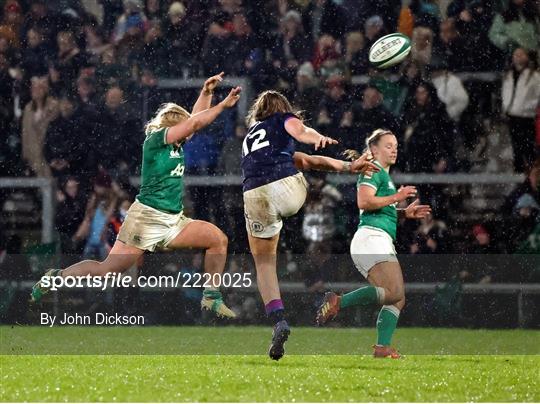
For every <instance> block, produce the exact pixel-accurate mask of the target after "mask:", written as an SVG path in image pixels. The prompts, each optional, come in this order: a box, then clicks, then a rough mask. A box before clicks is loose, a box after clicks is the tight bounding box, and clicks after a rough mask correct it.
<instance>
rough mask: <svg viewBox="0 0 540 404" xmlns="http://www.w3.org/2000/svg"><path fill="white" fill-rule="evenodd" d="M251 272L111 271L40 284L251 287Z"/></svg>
mask: <svg viewBox="0 0 540 404" xmlns="http://www.w3.org/2000/svg"><path fill="white" fill-rule="evenodd" d="M251 276H252V274H251V273H250V272H244V273H229V272H226V273H223V274H221V273H214V274H210V273H206V272H205V273H199V272H196V273H186V272H183V273H182V272H178V273H177V274H176V275H175V276H173V275H150V276H145V275H139V276H135V277H132V276H130V275H122V274H119V273H108V274H106V275H105V276H92V275H86V276H69V275H68V276H61V275H55V276H43V277H42V278H41V286H42V287H43V288H45V289H47V290H50V291H53V292H54V291H57V290H59V289H62V288H95V289H100V290H106V289H108V288H133V287H139V288H180V287H181V288H208V287H224V288H249V287H251V286H252V285H253V280H252V278H251Z"/></svg>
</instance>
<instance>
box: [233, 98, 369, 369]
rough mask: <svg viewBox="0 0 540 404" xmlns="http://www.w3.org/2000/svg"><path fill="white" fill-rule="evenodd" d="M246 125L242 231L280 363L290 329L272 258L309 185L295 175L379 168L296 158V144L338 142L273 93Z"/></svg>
mask: <svg viewBox="0 0 540 404" xmlns="http://www.w3.org/2000/svg"><path fill="white" fill-rule="evenodd" d="M246 121H247V126H248V127H249V130H248V134H247V136H246V138H245V139H244V144H243V147H242V172H243V189H244V213H245V217H246V228H247V232H248V239H249V246H250V249H251V253H252V255H253V259H254V260H255V266H256V269H257V285H258V287H259V292H260V294H261V297H262V299H263V302H264V304H265V309H266V314H267V315H268V317H269V318H270V320H271V321H272V323H273V325H274V330H273V334H272V343H271V345H270V349H269V352H268V354H269V355H270V357H271V358H272V359H275V360H279V359H280V358H281V357H282V356H283V354H284V352H285V351H284V347H283V345H284V343H285V341H286V340H287V338H288V336H289V334H290V328H289V325H288V324H287V321H286V320H285V311H284V306H283V302H282V300H281V294H280V291H279V284H278V279H277V273H276V252H277V243H278V240H279V233H280V231H281V228H282V227H283V221H282V218H283V217H289V216H292V215H294V214H295V213H297V212H298V211H299V210H300V208H301V207H302V205H303V204H304V202H305V200H306V196H307V187H308V184H307V182H306V180H305V179H304V176H303V175H302V173H301V172H300V171H299V170H323V171H334V172H346V173H369V172H377V171H379V168H378V167H377V166H376V165H374V164H373V163H371V162H369V161H368V156H367V155H362V156H361V157H360V158H358V159H357V160H355V161H353V162H348V161H342V160H336V159H332V158H329V157H323V156H311V155H308V154H305V153H299V152H295V150H294V145H295V140H296V141H298V142H301V143H306V144H312V145H314V147H315V150H319V149H322V148H325V147H326V146H327V145H332V144H336V143H337V141H336V140H334V139H332V138H329V137H327V136H323V135H321V134H320V133H318V132H317V131H316V130H315V129H312V128H310V127H307V126H306V125H304V123H303V122H302V119H301V115H300V114H299V113H295V112H294V111H293V108H292V107H291V104H290V103H289V101H288V100H287V99H286V98H285V97H284V96H283V95H282V94H280V93H279V92H277V91H271V90H270V91H264V92H263V93H261V94H260V95H259V96H258V97H257V99H256V100H255V102H254V103H253V106H252V107H251V109H250V111H249V113H248V116H247V119H246Z"/></svg>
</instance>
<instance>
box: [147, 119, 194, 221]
mask: <svg viewBox="0 0 540 404" xmlns="http://www.w3.org/2000/svg"><path fill="white" fill-rule="evenodd" d="M168 129H169V128H162V129H159V130H156V131H154V132H150V133H149V134H147V135H146V139H145V140H144V143H143V158H142V170H141V189H140V191H139V195H137V199H138V200H139V202H141V203H143V204H145V205H147V206H150V207H152V208H154V209H158V210H161V211H163V212H167V213H179V212H181V211H182V210H183V208H184V206H183V200H182V199H183V196H184V170H185V166H184V151H183V150H182V147H176V146H175V145H173V144H167V142H166V135H167V130H168Z"/></svg>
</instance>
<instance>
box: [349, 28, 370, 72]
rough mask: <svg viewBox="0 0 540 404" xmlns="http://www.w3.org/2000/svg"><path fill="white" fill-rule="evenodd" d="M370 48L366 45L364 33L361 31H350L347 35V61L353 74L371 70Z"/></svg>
mask: <svg viewBox="0 0 540 404" xmlns="http://www.w3.org/2000/svg"><path fill="white" fill-rule="evenodd" d="M368 53H369V49H368V47H367V46H365V41H364V35H363V34H362V33H361V32H359V31H354V32H349V33H348V34H347V35H346V37H345V63H346V64H347V67H348V70H349V72H350V74H351V75H353V76H356V75H361V74H367V73H368V70H369V67H370V66H369V55H368Z"/></svg>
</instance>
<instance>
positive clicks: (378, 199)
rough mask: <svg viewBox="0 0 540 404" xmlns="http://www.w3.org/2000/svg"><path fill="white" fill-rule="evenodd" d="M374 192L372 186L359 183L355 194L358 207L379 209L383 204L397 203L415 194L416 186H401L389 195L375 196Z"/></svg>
mask: <svg viewBox="0 0 540 404" xmlns="http://www.w3.org/2000/svg"><path fill="white" fill-rule="evenodd" d="M376 192H377V190H376V189H375V188H374V187H373V186H371V185H366V184H360V186H359V187H358V193H357V194H356V202H357V203H358V208H359V209H362V210H368V211H370V210H379V209H382V208H384V207H385V206H388V205H392V204H394V203H399V202H401V201H404V200H405V199H407V198H410V197H413V196H415V195H416V187H413V186H410V185H408V186H405V187H401V188H399V191H398V192H397V193H395V194H394V195H390V196H375V193H376Z"/></svg>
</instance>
